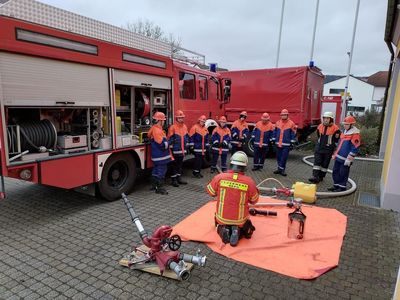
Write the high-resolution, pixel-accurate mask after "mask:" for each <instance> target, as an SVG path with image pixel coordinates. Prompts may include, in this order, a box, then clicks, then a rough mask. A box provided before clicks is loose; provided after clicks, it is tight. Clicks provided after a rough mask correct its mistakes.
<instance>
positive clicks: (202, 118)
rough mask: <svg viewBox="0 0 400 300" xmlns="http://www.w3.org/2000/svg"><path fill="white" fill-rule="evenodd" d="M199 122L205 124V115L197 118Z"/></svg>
mask: <svg viewBox="0 0 400 300" xmlns="http://www.w3.org/2000/svg"><path fill="white" fill-rule="evenodd" d="M199 121H203V122H205V121H207V117H206V116H205V115H201V116H200V118H199Z"/></svg>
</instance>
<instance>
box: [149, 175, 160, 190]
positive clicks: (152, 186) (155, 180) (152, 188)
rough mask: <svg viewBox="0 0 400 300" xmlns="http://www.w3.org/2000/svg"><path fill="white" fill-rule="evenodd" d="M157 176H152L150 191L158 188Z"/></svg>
mask: <svg viewBox="0 0 400 300" xmlns="http://www.w3.org/2000/svg"><path fill="white" fill-rule="evenodd" d="M157 180H158V179H157V178H155V177H151V188H150V191H155V190H156V185H157Z"/></svg>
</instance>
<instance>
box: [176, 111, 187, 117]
mask: <svg viewBox="0 0 400 300" xmlns="http://www.w3.org/2000/svg"><path fill="white" fill-rule="evenodd" d="M184 117H185V114H184V113H183V111H181V110H177V111H176V114H175V118H184Z"/></svg>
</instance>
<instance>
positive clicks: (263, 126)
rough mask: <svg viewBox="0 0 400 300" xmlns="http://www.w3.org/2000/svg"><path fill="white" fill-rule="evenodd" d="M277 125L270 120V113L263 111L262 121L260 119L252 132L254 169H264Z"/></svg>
mask: <svg viewBox="0 0 400 300" xmlns="http://www.w3.org/2000/svg"><path fill="white" fill-rule="evenodd" d="M274 129H275V126H274V124H272V123H271V122H270V119H269V114H268V113H263V114H262V116H261V121H258V122H257V124H256V127H255V128H254V130H253V132H252V135H251V136H252V138H253V144H254V163H253V169H252V170H253V171H257V170H262V169H263V167H264V161H265V156H266V155H267V152H268V147H269V145H270V144H271V140H272V138H273V134H274Z"/></svg>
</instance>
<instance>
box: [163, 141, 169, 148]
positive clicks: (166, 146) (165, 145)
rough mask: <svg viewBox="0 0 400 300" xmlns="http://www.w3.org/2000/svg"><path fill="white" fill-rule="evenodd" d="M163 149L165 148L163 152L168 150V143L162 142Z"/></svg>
mask: <svg viewBox="0 0 400 300" xmlns="http://www.w3.org/2000/svg"><path fill="white" fill-rule="evenodd" d="M164 147H165V150H167V149H168V148H169V145H168V142H164Z"/></svg>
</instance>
